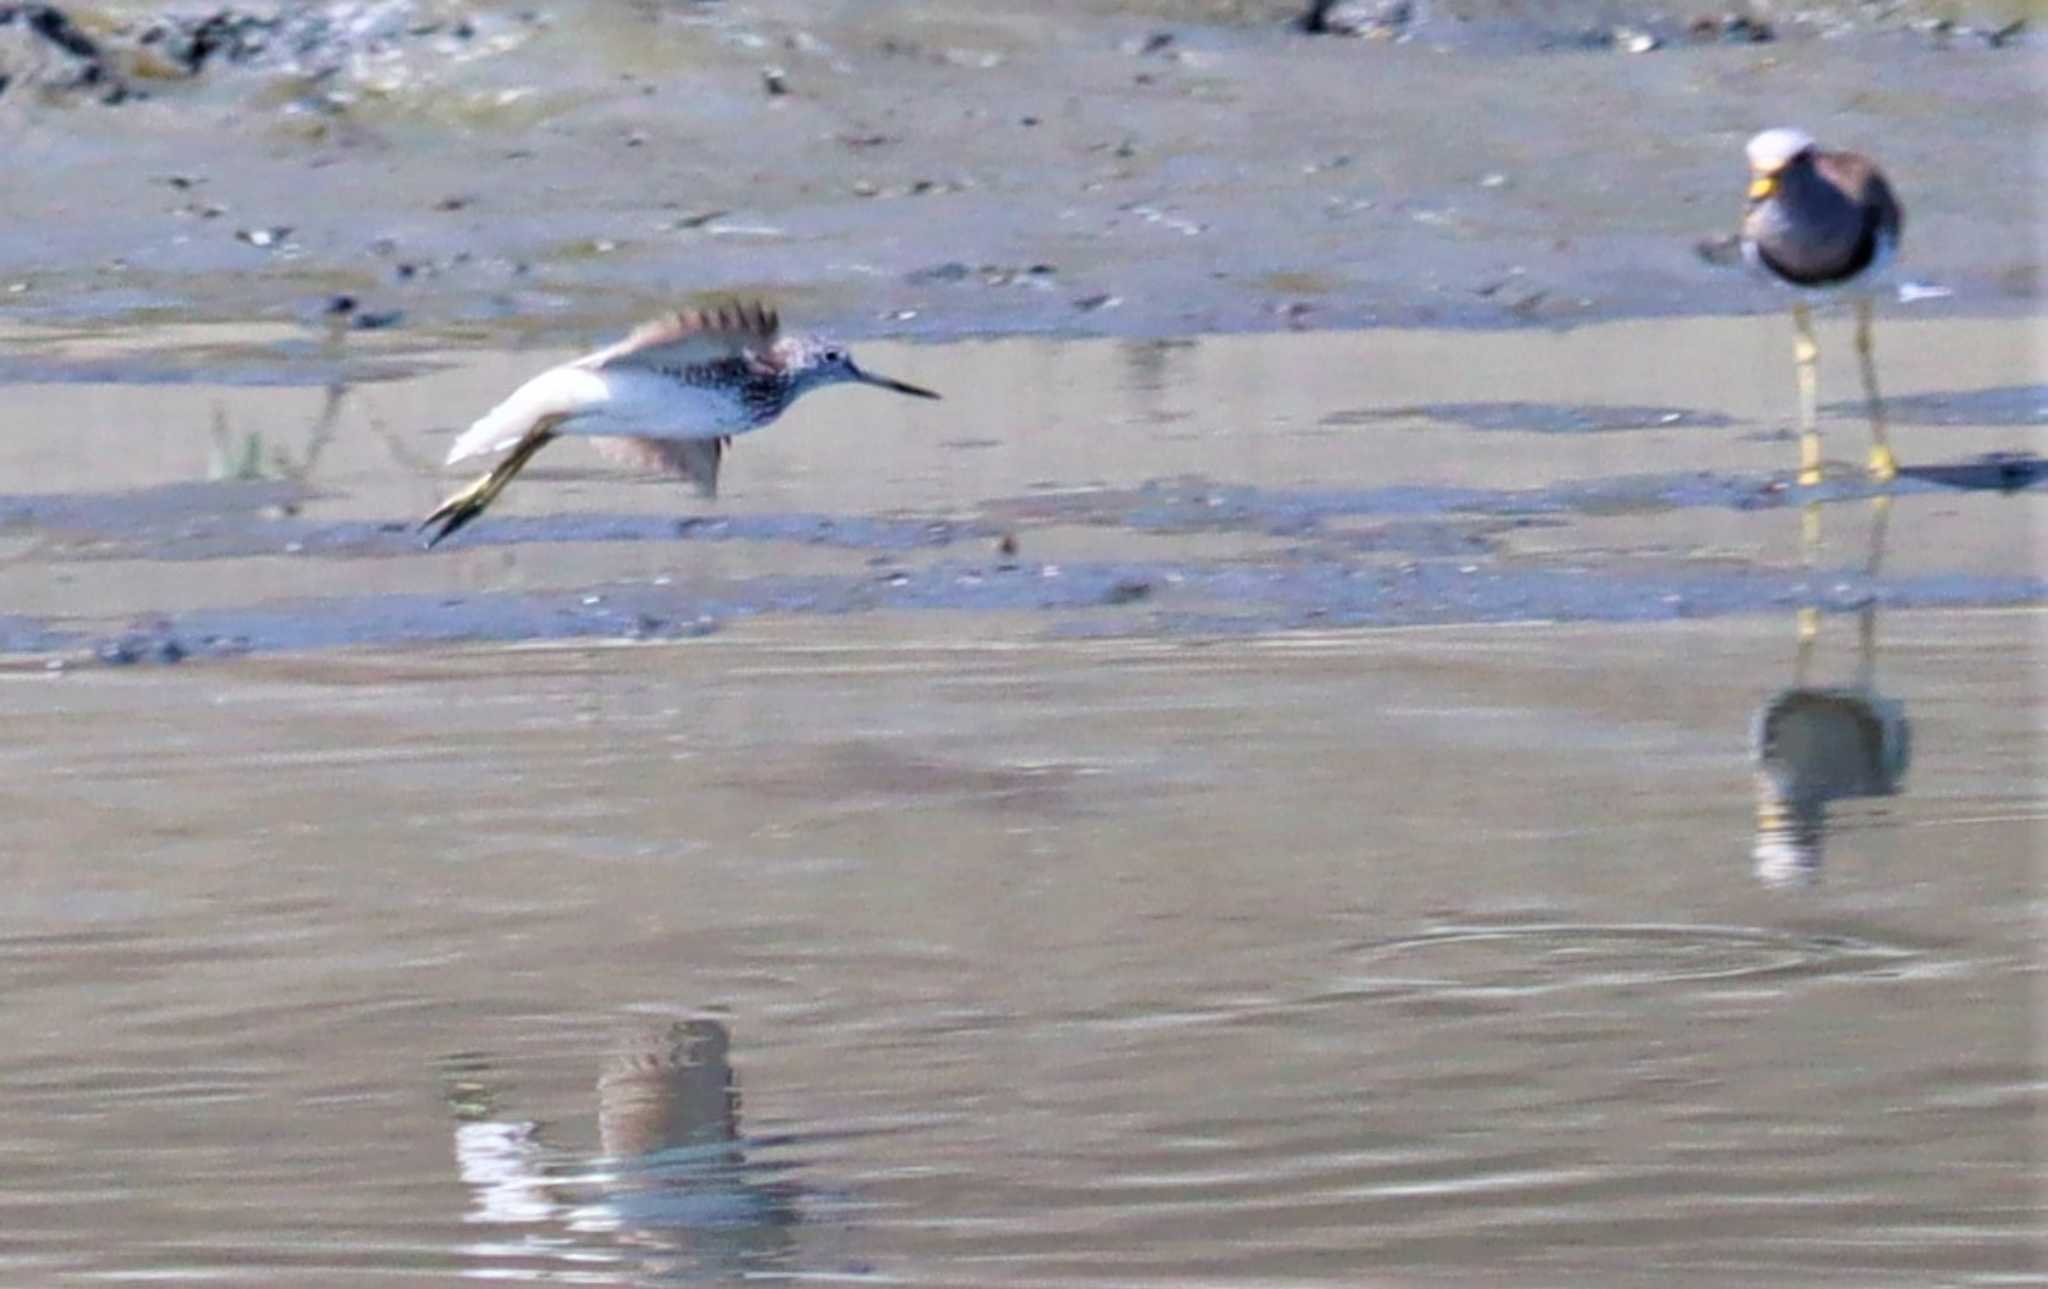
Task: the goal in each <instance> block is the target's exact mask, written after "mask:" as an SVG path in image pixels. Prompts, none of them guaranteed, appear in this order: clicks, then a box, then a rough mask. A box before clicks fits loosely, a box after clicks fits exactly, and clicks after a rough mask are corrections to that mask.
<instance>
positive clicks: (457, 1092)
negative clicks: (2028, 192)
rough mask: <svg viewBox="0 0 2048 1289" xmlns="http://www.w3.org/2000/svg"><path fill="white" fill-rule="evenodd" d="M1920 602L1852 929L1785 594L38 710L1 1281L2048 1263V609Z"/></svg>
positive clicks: (741, 638)
mask: <svg viewBox="0 0 2048 1289" xmlns="http://www.w3.org/2000/svg"><path fill="white" fill-rule="evenodd" d="M1879 617H1880V619H1881V620H1879V621H1877V622H1875V623H1874V624H1873V625H1874V626H1875V628H1876V630H1875V632H1874V637H1873V638H1874V641H1875V643H1876V645H1877V652H1876V655H1875V658H1874V663H1875V668H1874V673H1873V678H1874V683H1875V685H1876V687H1877V688H1878V689H1880V690H1881V691H1882V692H1883V693H1884V694H1885V695H1887V696H1889V697H1891V698H1893V699H1896V700H1899V701H1901V702H1903V705H1904V710H1905V714H1906V716H1907V717H1908V719H1909V720H1910V721H1911V723H1912V730H1913V735H1912V736H1913V755H1912V764H1911V767H1910V771H1909V777H1908V778H1907V779H1906V780H1905V781H1904V782H1903V786H1904V788H1905V790H1904V791H1903V793H1901V794H1899V795H1894V796H1890V797H1883V798H1877V799H1871V800H1863V801H1837V802H1835V803H1833V805H1832V806H1831V807H1829V808H1828V810H1827V812H1826V825H1825V833H1824V836H1823V837H1822V839H1821V846H1822V850H1821V854H1820V856H1819V863H1820V866H1819V869H1818V872H1817V873H1809V874H1808V877H1809V878H1811V879H1812V880H1811V881H1810V882H1809V883H1808V884H1806V885H1804V886H1793V887H1782V886H1776V885H1768V884H1765V883H1761V882H1759V881H1757V880H1756V878H1755V877H1754V876H1753V874H1752V862H1751V858H1750V852H1751V849H1752V845H1753V843H1754V836H1753V831H1754V827H1755V822H1756V806H1757V801H1756V796H1755V793H1754V790H1753V789H1754V785H1753V782H1752V778H1751V772H1750V761H1749V751H1748V744H1747V734H1746V728H1747V723H1748V721H1749V720H1750V718H1751V714H1752V712H1753V710H1754V709H1755V708H1756V707H1757V706H1758V705H1759V704H1761V703H1763V702H1764V701H1766V700H1767V699H1768V698H1770V697H1771V696H1772V695H1773V694H1774V693H1776V692H1778V691H1780V690H1781V689H1783V688H1784V687H1785V686H1787V685H1789V684H1791V683H1792V682H1793V679H1794V665H1795V658H1796V650H1795V634H1796V633H1795V628H1794V621H1793V615H1792V614H1791V613H1789V612H1787V613H1785V614H1783V615H1780V616H1773V617H1744V618H1735V619H1724V620H1719V621H1714V622H1705V623H1677V624H1661V625H1655V626H1633V627H1627V628H1615V627H1612V626H1607V625H1584V626H1577V627H1572V626H1555V627H1529V626H1521V627H1497V628H1487V627H1468V628H1455V629H1444V630H1422V631H1391V632H1374V633H1344V632H1336V633H1323V634H1293V635H1285V636H1277V637H1273V638H1270V639H1265V640H1246V641H1238V642H1218V643H1209V644H1203V645H1197V644H1189V643H1175V642H1170V641H1169V642H1153V643H1146V642H1139V641H1069V642H1064V643H1061V642H1052V643H1025V642H1023V641H1022V640H1021V639H1020V636H1019V633H1018V625H1019V624H1018V623H1017V622H1016V621H1015V620H1012V619H1007V618H985V617H977V616H970V615H931V614H919V615H914V616H902V615H869V616H865V617H859V618H845V619H835V620H832V627H831V630H829V631H821V630H819V629H818V627H817V625H816V622H815V620H810V619H803V618H795V619H786V620H782V621H779V622H768V621H762V622H757V623H754V624H752V625H750V626H748V627H747V628H746V629H745V630H744V631H739V630H736V631H734V632H732V633H729V634H727V635H724V636H715V637H712V638H710V639H706V640H699V641H694V642H690V643H686V644H681V645H659V646H658V645H647V646H633V647H618V646H611V647H604V646H589V645H570V646H548V647H543V648H527V649H516V650H509V651H508V650H505V649H501V648H490V649H471V650H456V651H447V650H443V651H439V652H434V653H426V652H419V651H407V652H400V653H389V652H345V653H330V654H325V655H318V656H275V657H271V658H261V659H248V660H243V661H230V662H222V663H217V664H206V665H203V666H186V667H181V668H168V669H165V668H148V669H132V668H131V669H95V670H88V671H80V672H73V673H69V674H45V673H20V672H17V673H14V674H13V675H12V676H11V677H10V678H8V679H6V680H4V681H0V719H4V720H5V722H6V727H7V728H8V730H9V731H10V733H11V735H12V737H11V738H10V740H9V742H8V750H7V751H6V752H5V754H4V755H5V766H4V779H0V781H4V783H5V784H6V788H5V807H6V810H7V813H8V815H9V817H10V818H11V819H12V820H13V828H12V831H13V833H14V836H15V838H16V841H15V843H13V846H12V847H11V851H10V857H9V859H8V861H7V863H6V881H7V885H8V888H9V891H10V899H9V900H8V902H7V905H6V909H5V911H4V913H0V972H4V975H5V978H6V979H7V981H8V987H7V999H8V1019H9V1025H8V1028H9V1034H10V1042H9V1043H8V1045H7V1050H6V1052H5V1053H4V1055H0V1089H4V1095H5V1100H6V1103H7V1105H8V1106H9V1111H10V1121H11V1128H12V1130H11V1132H10V1133H9V1134H8V1138H9V1139H8V1143H7V1146H6V1147H5V1151H6V1163H7V1167H6V1168H5V1169H4V1171H0V1177H4V1180H0V1229H5V1230H6V1231H7V1233H8V1235H7V1239H6V1242H5V1244H4V1251H0V1279H4V1280H5V1281H7V1282H8V1283H22V1284H27V1283H65V1282H69V1281H71V1280H74V1279H91V1280H95V1281H115V1282H118V1281H123V1280H132V1279H144V1278H150V1279H180V1280H194V1281H202V1282H214V1281H229V1280H239V1281H243V1282H256V1283H274V1282H278V1281H280V1280H289V1281H290V1282H292V1283H322V1284H325V1283H333V1284H340V1283H349V1284H411V1283H418V1282H420V1281H422V1280H425V1279H430V1278H437V1277H447V1276H476V1277H488V1278H510V1279H534V1280H547V1281H550V1282H571V1283H593V1284H629V1283H650V1282H654V1281H664V1282H666V1281H670V1280H682V1281H691V1280H725V1279H735V1278H738V1277H741V1276H743V1275H755V1276H761V1277H766V1278H769V1279H783V1278H789V1279H797V1278H802V1279H815V1280H822V1281H825V1282H828V1283H830V1282H842V1281H858V1282H863V1283H868V1282H873V1283H914V1284H965V1283H973V1284H990V1285H1128V1284H1146V1283H1162V1284H1163V1283H1175V1284H1186V1283H1215V1284H1233V1285H1237V1284H1247V1283H1261V1284H1330V1285H1336V1284H1346V1285H1350V1284H1360V1283H1375V1284H1403V1283H1439V1282H1448V1283H1471V1282H1473V1279H1474V1277H1482V1276H1484V1277H1492V1276H1509V1277H1511V1278H1513V1279H1514V1280H1515V1282H1516V1283H1522V1284H1557V1285H1564V1284H1580V1283H1587V1282H1589V1281H1598V1282H1601V1283H1614V1284H1628V1283H1644V1284H1648V1283H1660V1284H1672V1283H1682V1284H1683V1283H1690V1284H1728V1283H1771V1284H1798V1283H1811V1284H1826V1283H1841V1284H1859V1285H1872V1284H1915V1285H1918V1284H1927V1283H1930V1282H1940V1283H1993V1282H2009V1280H2008V1278H2009V1277H2012V1276H2016V1275H2018V1276H2024V1275H2027V1274H2038V1273H2039V1272H2040V1271H2041V1270H2042V1268H2043V1265H2044V1263H2043V1257H2044V1248H2043V1245H2042V1243H2041V1240H2040V1236H2039V1226H2038V1217H2039V1208H2038V1200H2039V1195H2038V1190H2037V1186H2038V1173H2037V1165H2038V1162H2039V1160H2038V1150H2037V1147H2038V1140H2037V1138H2036V1137H2035V1136H2034V1135H2033V1125H2034V1124H2035V1123H2036V1122H2037V1116H2038V1113H2039V1108H2040V1099H2041V1092H2042V1084H2041V1078H2040V1072H2039V1067H2038V1064H2037V1062H2036V1057H2037V1054H2038V1041H2037V1040H2038V1037H2039V1036H2038V1034H2037V1033H2036V1032H2035V1020H2034V1018H2035V1016H2036V1015H2037V1013H2036V1012H2035V1010H2034V1009H2033V1007H2032V1004H2031V1001H2030V1000H2031V997H2032V994H2033V992H2034V990H2035V981H2036V978H2037V972H2038V959H2037V949H2036V945H2035V942H2034V938H2033V936H2034V928H2035V927H2036V926H2037V925H2038V920H2039V916H2040V907H2039V895H2038V892H2039V886H2038V878H2039V875H2038V872H2037V867H2036V866H2037V862H2038V861H2037V858H2036V856H2037V855H2038V853H2039V841H2040V823H2041V819H2042V818H2043V809H2042V801H2041V796H2040V781H2041V780H2040V770H2041V766H2040V763H2039V756H2038V752H2039V743H2038V737H2037V736H2038V730H2039V726H2040V721H2041V715H2042V712H2041V706H2040V694H2039V689H2038V684H2037V676H2038V673H2037V672H2036V671H2035V669H2034V667H2033V664H2032V661H2031V659H2032V655H2033V649H2034V647H2035V645H2036V643H2037V640H2038V636H2039V633H2040V630H2041V627H2042V622H2041V618H2040V615H2039V614H2038V612H2035V611H2019V612H2012V611H2008V612H1973V613H1956V612H1944V613H1933V612H1905V613H1884V614H1880V615H1879ZM1855 653H1856V632H1855V630H1854V626H1853V623H1852V621H1851V620H1848V619H1840V618H1830V619H1829V620H1828V621H1827V622H1825V623H1824V624H1823V629H1822V632H1821V635H1820V639H1819V640H1818V642H1817V644H1816V647H1815V650H1814V654H1813V657H1812V658H1811V659H1810V662H1809V666H1810V674H1809V676H1808V680H1809V681H1810V682H1812V683H1823V682H1826V683H1833V682H1840V681H1844V680H1846V679H1847V678H1849V677H1850V676H1851V675H1852V674H1853V673H1854V669H1855ZM682 1021H691V1022H711V1024H709V1025H706V1024H702V1023H698V1024H696V1025H694V1027H692V1028H687V1029H684V1030H681V1031H676V1032H674V1033H671V1032H670V1027H671V1026H672V1025H674V1024H676V1023H678V1022H682ZM721 1048H722V1049H723V1051H722V1053H721V1050H720V1049H721ZM729 1083H730V1087H729V1086H728V1084H729ZM733 1090H736V1091H737V1093H738V1094H739V1097H740V1098H742V1099H740V1100H738V1101H736V1102H734V1101H732V1100H731V1099H730V1098H729V1095H728V1094H729V1092H730V1091H733ZM601 1125H602V1129H603V1130H602V1132H601V1131H600V1126H601Z"/></svg>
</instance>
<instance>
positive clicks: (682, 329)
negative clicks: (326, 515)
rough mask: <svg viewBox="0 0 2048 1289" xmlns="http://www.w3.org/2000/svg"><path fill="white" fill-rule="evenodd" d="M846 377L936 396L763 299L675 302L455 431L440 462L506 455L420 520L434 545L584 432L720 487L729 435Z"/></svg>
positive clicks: (613, 452) (713, 492)
mask: <svg viewBox="0 0 2048 1289" xmlns="http://www.w3.org/2000/svg"><path fill="white" fill-rule="evenodd" d="M844 382H853V383H856V384H861V385H874V386H877V387H879V388H881V389H893V390H895V391H896V392H897V393H899V394H912V395H915V396H916V397H918V398H937V397H938V395H937V394H934V393H933V392H932V391H930V390H928V389H919V388H918V387H917V386H915V385H906V384H904V383H903V382H902V381H900V380H890V379H888V378H887V377H883V376H875V375H871V374H870V373H868V372H864V371H862V370H861V369H860V368H859V367H857V366H855V365H854V361H853V356H852V355H851V354H849V353H847V351H846V350H845V349H844V348H843V347H841V346H839V345H834V344H829V343H827V342H825V341H822V340H818V339H815V338H813V337H810V336H794V335H790V336H786V335H783V334H782V327H781V323H780V322H779V320H778V319H777V318H776V316H775V311H774V310H772V309H770V308H767V307H766V306H764V305H761V304H732V305H728V306H725V307H723V308H718V309H712V310H708V311H705V310H696V309H685V310H684V311H682V312H681V313H677V314H672V315H670V316H668V317H665V318H657V319H655V320H654V321H653V322H649V323H645V324H643V325H642V326H640V327H637V328H635V329H634V331H633V333H632V334H631V335H629V336H627V337H626V338H625V339H624V340H621V341H620V342H618V343H617V344H615V345H610V346H608V347H606V348H604V349H600V350H598V351H597V352H596V353H594V354H586V355H584V356H583V357H581V358H578V359H576V360H575V361H574V362H569V363H564V364H562V365H561V366H560V367H554V368H550V369H549V370H547V371H544V372H542V373H541V374H540V375H538V376H535V377H534V378H533V379H532V380H529V381H527V382H526V383H525V384H524V385H521V386H520V387H519V388H518V389H516V390H514V391H512V396H511V397H510V398H507V399H506V400H505V401H504V402H502V403H500V404H498V405H497V406H496V407H494V408H492V409H491V410H490V411H489V412H487V413H485V414H484V415H483V417H482V418H481V419H479V420H478V421H477V422H476V424H474V425H472V426H470V427H469V428H468V429H467V430H465V431H463V433H462V435H461V437H459V438H457V439H456V440H455V442H454V444H453V445H452V446H451V447H450V448H449V449H448V461H449V463H450V464H452V463H454V462H457V461H461V460H463V459H465V458H467V457H473V456H481V455H484V454H485V453H490V452H501V451H505V450H506V449H508V448H509V449H511V450H510V451H509V452H507V453H506V456H505V459H504V460H502V461H500V462H498V464H497V465H495V466H493V467H492V468H491V471H490V473H488V474H486V475H485V476H484V477H483V478H481V479H478V480H477V481H476V482H475V483H473V484H471V485H469V486H468V487H467V488H464V489H463V490H462V491H461V492H458V493H456V494H455V495H454V496H452V497H450V498H448V500H446V501H444V502H442V503H441V504H440V505H439V506H436V507H435V508H434V513H433V514H431V515H428V516H427V517H426V518H425V519H423V520H421V521H420V527H421V528H423V529H424V528H427V527H430V526H431V525H434V524H436V523H438V524H440V527H439V528H438V529H436V530H435V532H434V534H433V536H431V537H429V538H428V539H427V545H428V546H430V547H431V546H433V545H435V544H436V543H438V542H439V541H440V540H441V539H442V538H444V537H446V536H448V534H450V533H452V532H454V531H455V530H456V529H458V528H461V527H462V526H463V525H464V524H467V523H468V522H469V521H470V520H472V519H475V518H476V517H477V516H478V515H480V514H482V513H483V512H484V508H485V507H486V506H488V505H490V504H491V502H492V500H493V499H495V498H496V497H497V495H498V494H499V493H500V492H502V491H504V489H505V485H506V484H508V483H510V482H512V476H513V475H516V474H518V473H519V472H520V471H521V470H522V469H524V468H525V466H526V463H527V462H528V461H531V460H532V459H533V457H534V454H535V453H537V452H539V451H540V450H541V449H542V448H544V447H546V446H547V445H548V444H549V443H551V442H553V441H554V440H555V439H557V438H560V437H562V436H564V435H590V436H594V437H596V438H597V440H598V443H597V446H598V448H599V449H600V450H602V451H604V452H605V453H606V455H608V456H611V457H612V458H613V459H615V460H619V461H623V462H627V463H629V464H638V465H646V466H658V467H662V468H666V469H669V470H673V471H676V472H677V473H679V474H683V475H687V476H688V477H689V479H690V480H691V481H692V482H693V483H695V484H696V485H697V491H698V493H699V495H701V496H705V497H715V496H717V495H718V462H719V458H720V457H722V456H723V455H724V453H725V445H726V443H727V442H728V441H729V440H730V439H731V438H732V437H733V436H734V435H737V434H745V433H746V432H748V431H749V430H758V429H760V428H761V427H762V426H764V425H767V424H769V423H770V422H772V421H774V420H775V418H776V417H778V416H781V415H782V414H783V412H785V411H787V410H788V408H789V405H790V404H791V403H794V402H795V401H796V400H797V399H799V398H801V397H803V395H804V394H806V393H808V392H809V391H811V390H813V389H817V388H819V387H820V386H824V385H837V384H841V383H844Z"/></svg>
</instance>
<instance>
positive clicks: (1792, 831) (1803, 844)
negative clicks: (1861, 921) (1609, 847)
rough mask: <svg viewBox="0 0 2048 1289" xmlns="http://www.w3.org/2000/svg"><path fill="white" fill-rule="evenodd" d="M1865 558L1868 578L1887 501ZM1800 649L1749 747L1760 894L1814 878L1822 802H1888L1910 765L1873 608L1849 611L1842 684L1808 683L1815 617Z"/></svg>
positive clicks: (1905, 728)
mask: <svg viewBox="0 0 2048 1289" xmlns="http://www.w3.org/2000/svg"><path fill="white" fill-rule="evenodd" d="M1871 504H1872V508H1873V515H1872V519H1871V529H1870V556H1869V561H1868V563H1867V565H1866V571H1867V572H1868V574H1869V575H1870V576H1872V577H1875V576H1876V575H1877V572H1878V569H1879V566H1880V563H1881V562H1882V560H1883V558H1884V541H1885V530H1886V528H1887V526H1888V523H1889V520H1890V516H1891V498H1889V497H1878V498H1875V499H1873V501H1872V503H1871ZM1803 532H1804V541H1805V546H1806V555H1807V560H1808V563H1809V565H1811V564H1812V563H1814V562H1815V559H1816V557H1817V554H1818V551H1819V545H1820V507H1819V506H1818V505H1817V504H1809V505H1808V506H1807V507H1806V512H1805V515H1804V521H1803ZM1798 630H1799V644H1798V650H1797V652H1796V653H1795V655H1794V660H1793V664H1792V684H1791V687H1790V688H1787V689H1782V690H1780V691H1778V692H1777V693H1776V694H1773V695H1772V696H1771V697H1770V698H1769V700H1767V701H1766V702H1765V703H1764V704H1763V706H1761V707H1759V708H1758V709H1757V711H1756V715H1755V717H1754V718H1753V719H1752V721H1751V724H1750V740H1751V745H1752V749H1753V751H1754V754H1755V757H1756V846H1755V850H1754V852H1753V858H1754V859H1755V861H1756V876H1757V880H1758V881H1760V882H1763V883H1764V884H1765V885H1768V886H1779V887H1788V886H1792V887H1796V886H1808V885H1811V884H1812V883H1814V882H1815V881H1817V880H1818V879H1819V877H1820V867H1821V859H1822V851H1823V847H1824V842H1825V839H1826V834H1827V809H1828V803H1829V802H1832V801H1839V800H1842V799H1844V798H1848V797H1888V796H1891V795H1892V794H1894V793H1896V792H1898V791H1899V789H1900V788H1901V786H1903V780H1904V778H1905V774H1906V767H1907V764H1908V762H1909V761H1910V760H1911V755H1912V745H1911V727H1910V726H1909V725H1908V723H1907V721H1906V711H1905V707H1904V705H1903V704H1902V703H1900V702H1899V701H1898V700H1896V699H1891V698H1886V697H1884V696H1883V695H1881V694H1880V693H1879V692H1878V689H1877V601H1876V598H1875V596H1868V597H1866V598H1865V600H1864V602H1863V606H1862V608H1861V609H1859V610H1858V611H1857V638H1858V643H1857V657H1856V673H1855V678H1854V680H1853V682H1852V683H1850V684H1847V685H1816V684H1814V683H1812V681H1811V679H1810V675H1811V672H1812V669H1813V654H1814V651H1815V646H1816V644H1817V642H1818V640H1819V636H1820V610H1818V609H1816V608H1812V607H1808V608H1803V609H1800V610H1799V613H1798Z"/></svg>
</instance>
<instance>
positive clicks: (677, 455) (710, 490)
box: [590, 438, 729, 497]
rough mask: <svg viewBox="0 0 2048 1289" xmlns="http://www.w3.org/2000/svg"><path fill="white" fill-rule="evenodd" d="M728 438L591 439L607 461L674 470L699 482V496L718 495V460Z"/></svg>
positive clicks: (592, 443)
mask: <svg viewBox="0 0 2048 1289" xmlns="http://www.w3.org/2000/svg"><path fill="white" fill-rule="evenodd" d="M728 441H729V440H727V439H725V438H716V439H640V438H600V439H592V440H591V441H590V442H591V446H593V447H595V448H596V449H597V450H598V452H600V453H601V454H603V456H604V458H605V459H606V460H608V461H615V462H617V463H618V464H620V465H623V466H631V467H633V468H635V469H640V470H672V471H674V472H675V473H677V474H680V475H684V476H686V477H687V478H688V479H689V480H690V482H691V483H694V484H696V485H697V495H698V496H700V497H716V496H717V495H718V463H719V460H720V459H721V458H723V457H724V455H725V445H726V443H727V442H728Z"/></svg>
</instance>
